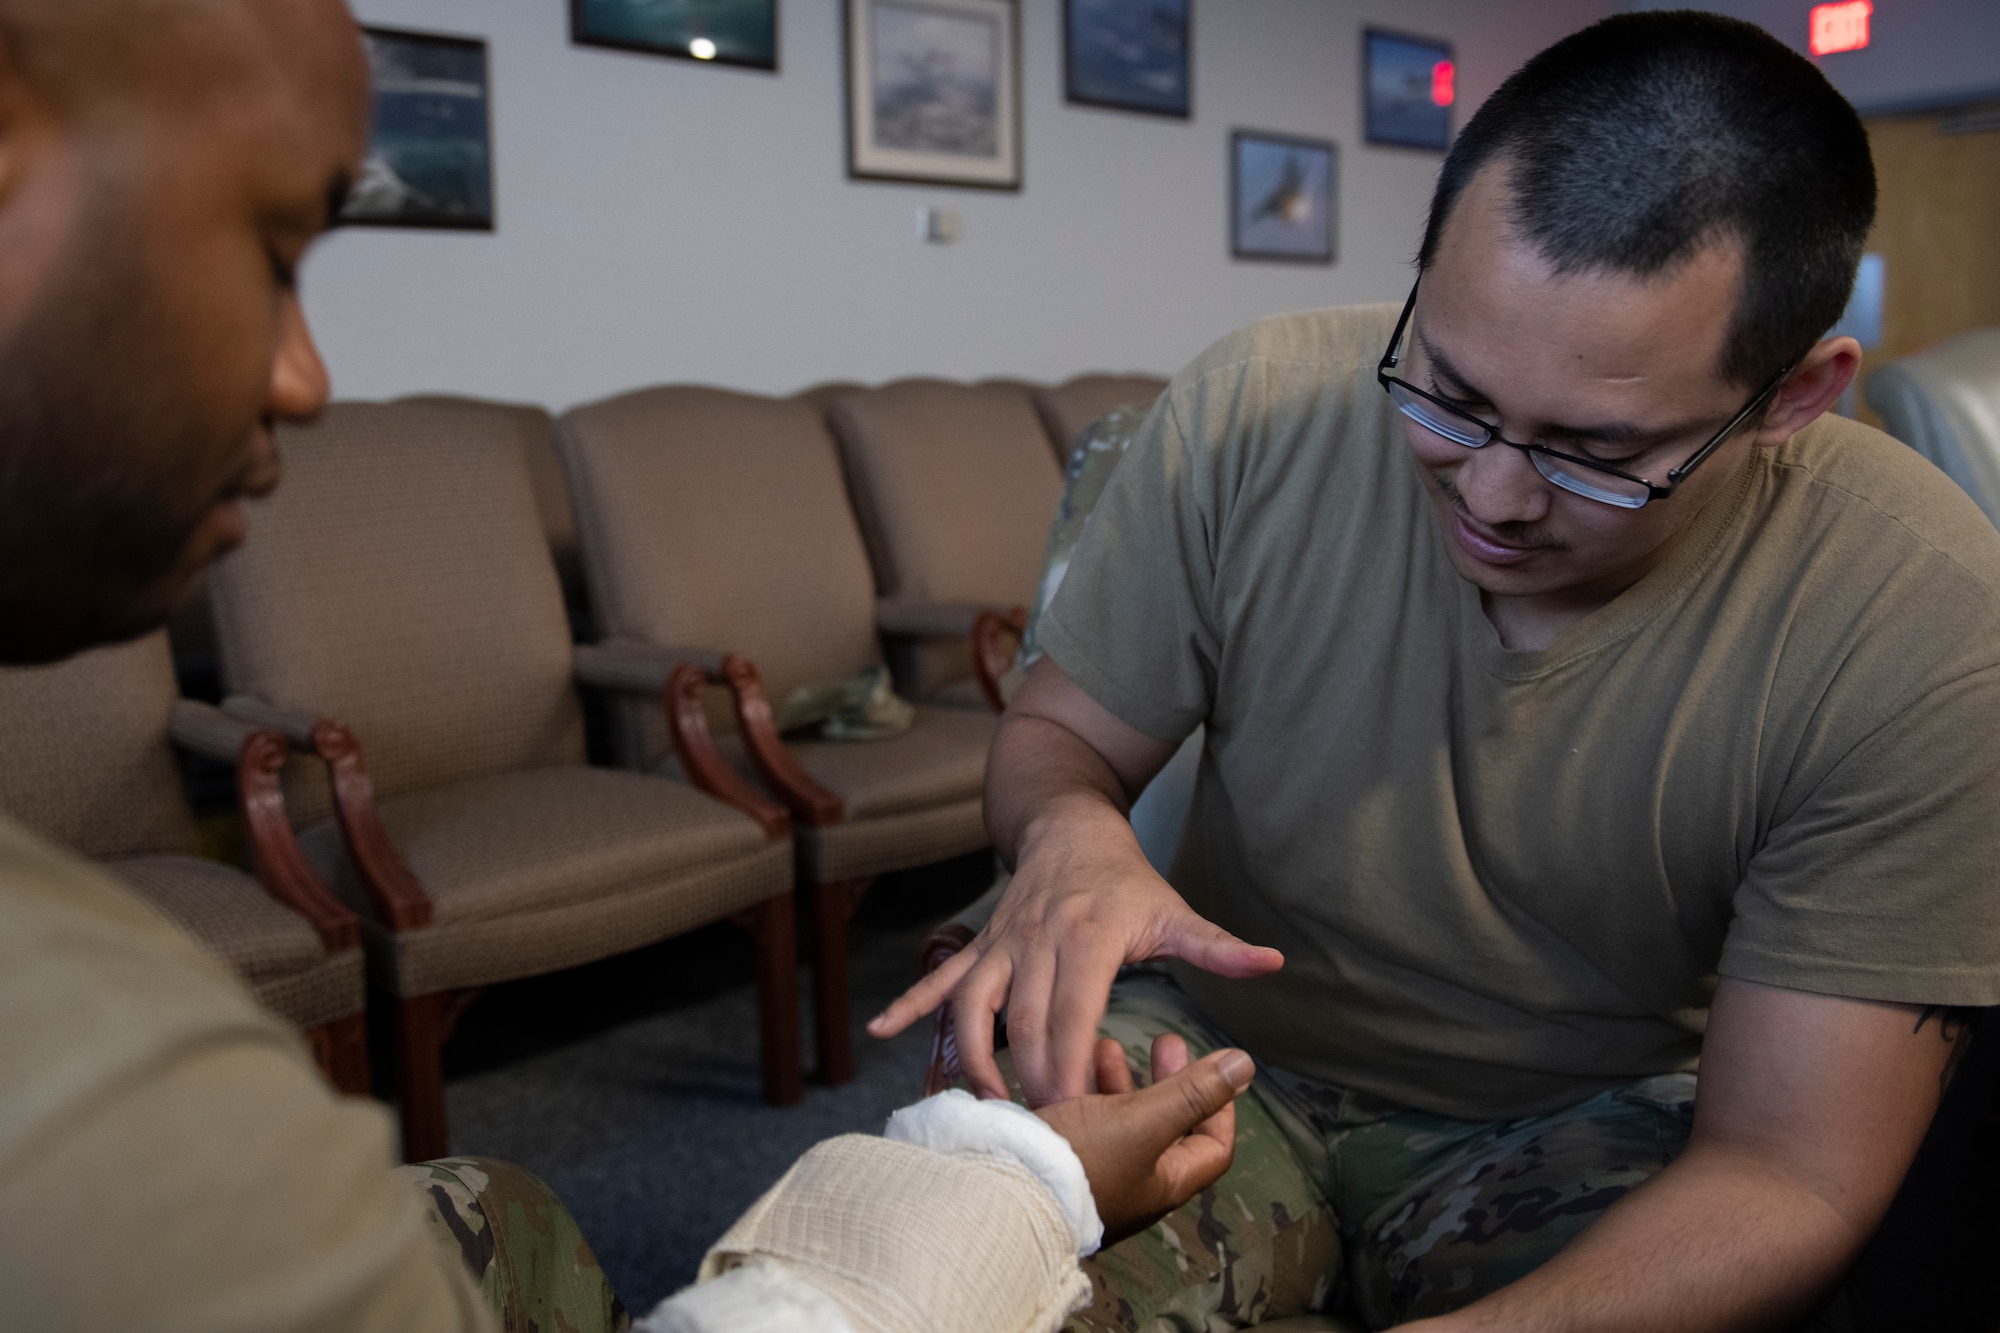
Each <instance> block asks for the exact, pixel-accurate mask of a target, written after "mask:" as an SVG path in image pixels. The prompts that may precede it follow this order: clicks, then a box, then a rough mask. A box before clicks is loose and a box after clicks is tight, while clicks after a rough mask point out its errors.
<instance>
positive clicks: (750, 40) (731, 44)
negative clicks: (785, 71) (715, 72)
mask: <svg viewBox="0 0 2000 1333" xmlns="http://www.w3.org/2000/svg"><path fill="white" fill-rule="evenodd" d="M569 39H570V40H571V41H572V42H575V43H576V44H577V45H578V46H609V47H614V48H616V49H618V50H622V51H643V52H645V53H646V54H647V55H655V56H674V57H676V58H678V59H682V60H702V61H707V62H709V63H712V64H717V65H744V66H747V67H749V68H751V69H770V70H775V69H776V68H777V67H778V0H570V4H569Z"/></svg>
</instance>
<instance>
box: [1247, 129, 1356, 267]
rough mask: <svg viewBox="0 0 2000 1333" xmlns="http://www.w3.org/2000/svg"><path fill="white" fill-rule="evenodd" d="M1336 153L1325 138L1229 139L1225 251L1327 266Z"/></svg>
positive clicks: (1257, 135)
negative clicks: (1226, 245) (1227, 245)
mask: <svg viewBox="0 0 2000 1333" xmlns="http://www.w3.org/2000/svg"><path fill="white" fill-rule="evenodd" d="M1336 152H1337V150H1336V149H1335V147H1334V145H1333V144H1331V143H1329V142H1327V141H1326V140H1325V139H1298V138H1294V137H1292V136H1291V135H1288V134H1265V133H1262V132H1260V131H1256V130H1237V131H1236V132H1235V133H1234V134H1232V135H1230V136H1229V252H1230V253H1231V254H1233V255H1235V256H1236V257H1237V258H1238V259H1282V260H1288V261H1290V262H1292V263H1298V264H1331V263H1332V262H1333V236H1334V211H1333V210H1334V201H1335V194H1334V169H1335V166H1336V164H1337V157H1336Z"/></svg>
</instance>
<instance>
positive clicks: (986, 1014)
mask: <svg viewBox="0 0 2000 1333" xmlns="http://www.w3.org/2000/svg"><path fill="white" fill-rule="evenodd" d="M1012 975H1013V962H1012V960H1010V959H1009V958H1007V956H1006V955H1004V954H990V955H988V956H987V957H986V958H985V959H982V960H981V966H979V967H976V968H974V969H973V970H972V972H971V973H970V974H969V975H968V976H967V977H966V978H965V981H964V983H963V984H961V985H960V986H959V988H958V989H957V990H956V991H955V992H953V994H952V998H951V1024H952V1032H953V1034H954V1035H955V1037H956V1039H957V1044H958V1065H959V1068H960V1069H961V1070H962V1071H964V1074H965V1081H966V1083H967V1084H968V1085H969V1086H970V1087H971V1089H972V1095H973V1096H975V1097H985V1098H1004V1097H1005V1096H1006V1095H1007V1080H1006V1078H1005V1077H1004V1076H1002V1074H1001V1073H1000V1066H999V1065H998V1064H997V1063H995V1062H994V1059H993V1016H994V1015H995V1014H997V1013H999V1012H1000V1009H1001V1006H1003V1005H1005V1004H1006V1003H1007V983H1008V982H1009V980H1011V978H1012Z"/></svg>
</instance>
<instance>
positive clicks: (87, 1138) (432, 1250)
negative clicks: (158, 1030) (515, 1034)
mask: <svg viewBox="0 0 2000 1333" xmlns="http://www.w3.org/2000/svg"><path fill="white" fill-rule="evenodd" d="M388 1147H389V1144H388V1135H387V1123H386V1120H385V1118H384V1116H383V1115H382V1113H381V1112H380V1110H379V1109H378V1108H376V1107H373V1106H370V1105H367V1104H363V1103H360V1102H348V1101H342V1100H340V1099H338V1098H336V1097H335V1096H334V1095H333V1094H332V1093H331V1092H330V1091H328V1090H327V1089H326V1088H325V1087H324V1085H322V1084H320V1083H319V1080H318V1079H317V1077H316V1076H315V1075H314V1073H313V1072H312V1070H311V1069H310V1068H309V1067H304V1062H303V1061H302V1060H299V1059H296V1058H294V1057H292V1056H290V1055H289V1054H288V1053H286V1052H283V1051H281V1050H279V1049H277V1048H275V1047H270V1046H258V1045H254V1044H246V1043H240V1042H229V1041H222V1042H218V1043H216V1044H215V1045H213V1046H210V1047H196V1048H193V1049H189V1050H185V1051H182V1052H179V1053H176V1054H173V1055H171V1056H167V1057H165V1058H163V1059H162V1060H161V1061H160V1062H159V1063H158V1064H157V1065H156V1066H154V1067H153V1068H150V1069H148V1070H145V1071H144V1072H143V1073H141V1074H139V1075H138V1076H137V1077H134V1078H132V1079H131V1080H130V1081H128V1082H126V1083H124V1084H123V1085H121V1086H118V1087H115V1088H106V1089H105V1090H104V1092H103V1095H101V1096H100V1097H98V1098H96V1099H94V1100H93V1102H92V1103H90V1104H86V1105H81V1106H77V1107H75V1108H73V1112H72V1114H71V1116H70V1117H69V1123H68V1125H67V1126H66V1129H65V1131H64V1132H63V1133H62V1134H61V1135H60V1136H59V1137H57V1138H56V1139H55V1140H54V1141H52V1142H48V1143H45V1144H42V1145H39V1146H38V1150H36V1151H34V1152H32V1153H30V1154H27V1155H25V1157H24V1158H23V1159H22V1160H20V1161H18V1162H16V1163H15V1164H14V1166H13V1168H12V1169H13V1172H14V1175H13V1178H12V1179H11V1180H10V1181H9V1182H8V1183H7V1185H6V1186H5V1188H4V1190H0V1198H4V1204H0V1206H4V1208H5V1211H6V1222H5V1224H4V1230H5V1231H6V1233H7V1239H6V1243H5V1250H6V1258H5V1259H4V1260H0V1270H4V1272H5V1274H6V1276H5V1282H4V1286H5V1289H6V1291H7V1293H8V1294H7V1297H6V1300H7V1305H8V1308H9V1310H10V1311H11V1313H12V1315H14V1316H26V1315H28V1314H30V1313H31V1312H32V1313H33V1315H34V1318H33V1319H32V1320H24V1326H26V1327H34V1328H40V1329H56V1328H77V1329H116V1328H129V1329H137V1328H145V1329H156V1330H169V1329H186V1330H190V1331H191V1333H192V1331H193V1330H201V1331H202V1333H229V1331H232V1330H242V1331H243V1333H253V1331H254V1333H309V1331H310V1333H318V1331H319V1330H327V1331H328V1333H332V1330H355V1331H358V1330H369V1331H371V1333H373V1331H376V1330H379V1331H380V1333H390V1331H391V1330H395V1331H397V1333H401V1331H403V1330H408V1331H409V1333H458V1331H459V1330H465V1331H467V1333H470V1331H472V1330H488V1329H490V1328H491V1327H492V1320H491V1317H490V1315H489V1313H488V1311H487V1309H486V1307H485V1304H484V1302H483V1301H482V1300H481V1298H480V1297H479V1295H478V1293H477V1292H476V1291H475V1290H474V1289H473V1287H472V1284H471V1281H470V1280H469V1278H467V1276H466V1275H465V1274H464V1273H463V1272H462V1271H460V1270H459V1269H458V1268H457V1266H456V1264H455V1262H454V1260H453V1257H452V1256H451V1255H450V1254H449V1253H447V1252H446V1251H445V1250H444V1249H443V1248H442V1247H441V1246H439V1245H438V1244H437V1243H436V1242H435V1241H434V1240H433V1239H432V1238H431V1237H430V1236H429V1234H428V1233H427V1231H426V1229H425V1226H424V1222H423V1218H422V1214H421V1207H422V1205H421V1203H420V1202H419V1200H418V1199H417V1197H416V1195H415V1194H414V1193H413V1192H412V1191H411V1190H410V1188H409V1186H408V1185H406V1184H404V1183H403V1182H401V1181H400V1180H398V1179H397V1178H396V1177H395V1176H394V1175H393V1174H392V1173H391V1172H390V1171H389V1156H388Z"/></svg>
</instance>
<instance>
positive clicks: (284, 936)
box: [105, 856, 367, 1028]
mask: <svg viewBox="0 0 2000 1333" xmlns="http://www.w3.org/2000/svg"><path fill="white" fill-rule="evenodd" d="M105 869H107V870H109V871H110V872H111V873H112V874H114V875H116V876H117V877H118V878H119V879H121V880H123V881H124V882H125V883H127V884H129V885H130V886H131V887H132V889H133V890H134V891H135V892H136V893H138V895H139V896H140V897H141V898H144V899H145V900H146V901H147V902H149V903H151V904H152V905H153V906H154V907H155V908H157V909H158V910H159V911H160V912H161V913H162V914H163V915H165V916H167V917H168V918H170V919H172V920H173V921H174V922H175V923H176V924H178V925H179V926H180V927H181V928H182V929H184V930H186V931H187V932H188V933H189V934H191V935H193V936H194V937H195V938H196V939H197V940H199V941H200V942H201V944H202V945H203V947H205V948H207V949H208V950H209V951H210V952H211V953H213V954H215V955H216V956H217V957H218V958H220V959H222V960H223V961H224V962H226V963H228V964H229V965H230V966H231V967H232V968H234V969H235V970H236V972H237V974H238V975H240V976H241V977H242V978H243V979H244V980H245V981H247V982H249V983H250V989H251V990H252V991H253V992H255V993H256V996H257V999H258V1000H259V1002H261V1003H262V1004H263V1005H264V1007H265V1008H267V1009H269V1010H270V1011H271V1012H273V1013H275V1014H277V1015H279V1016H280V1017H283V1018H286V1019H289V1020H291V1022H293V1023H294V1024H296V1025H297V1026H298V1027H300V1028H312V1027H318V1026H319V1025H320V1024H322V1023H331V1022H333V1021H334V1020H335V1019H339V1018H347V1017H349V1016H351V1015H354V1014H358V1013H360V1012H362V1010H363V1008H364V1007H365V1006H366V1003H367V987H366V984H365V980H364V977H363V970H362V961H361V950H359V949H355V948H349V949H344V950H342V951H341V952H339V953H334V954H329V953H328V952H327V951H326V948H325V946H324V945H322V944H321V943H320V938H319V935H318V933H317V932H316V931H314V930H313V928H312V927H311V926H310V925H308V924H307V923H306V919H305V918H304V917H302V916H300V915H299V914H298V913H296V912H294V911H292V910H291V909H289V908H287V907H284V906H282V905H280V904H279V903H277V902H276V901H274V900H273V899H272V897H271V895H270V894H268V893H266V892H265V891H264V887H263V885H261V884H259V883H257V881H256V880H254V879H252V878H251V877H250V876H248V875H246V874H244V873H243V872H242V871H240V870H237V869H235V868H233V867H231V866H226V865H221V864H219V863H217V862H215V861H205V860H202V859H201V858H199V857H194V856H145V857H134V858H130V859H127V860H122V861H112V862H110V863H109V864H107V865H106V866H105Z"/></svg>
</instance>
